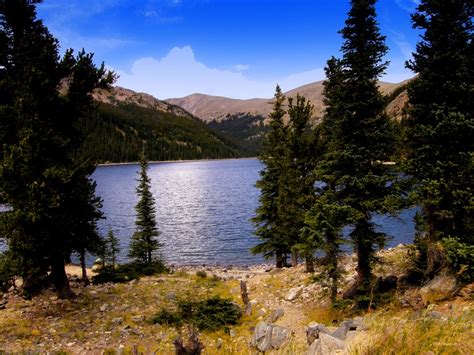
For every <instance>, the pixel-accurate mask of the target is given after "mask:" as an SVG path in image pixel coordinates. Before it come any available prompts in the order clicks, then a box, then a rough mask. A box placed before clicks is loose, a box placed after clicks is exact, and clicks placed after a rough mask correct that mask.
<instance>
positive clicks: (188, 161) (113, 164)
mask: <svg viewBox="0 0 474 355" xmlns="http://www.w3.org/2000/svg"><path fill="white" fill-rule="evenodd" d="M257 159H258V158H257V157H249V158H220V159H189V160H152V161H149V162H148V164H167V163H193V162H200V161H217V160H257ZM138 164H140V162H138V161H136V162H123V163H101V164H97V166H121V165H138Z"/></svg>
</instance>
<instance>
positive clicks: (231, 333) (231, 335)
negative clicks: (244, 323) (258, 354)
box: [229, 329, 237, 338]
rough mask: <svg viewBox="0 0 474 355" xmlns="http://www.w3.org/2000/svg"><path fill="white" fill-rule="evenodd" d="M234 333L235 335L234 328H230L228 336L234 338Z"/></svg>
mask: <svg viewBox="0 0 474 355" xmlns="http://www.w3.org/2000/svg"><path fill="white" fill-rule="evenodd" d="M236 335H237V332H236V331H235V329H231V330H230V331H229V336H230V337H231V338H235V336H236Z"/></svg>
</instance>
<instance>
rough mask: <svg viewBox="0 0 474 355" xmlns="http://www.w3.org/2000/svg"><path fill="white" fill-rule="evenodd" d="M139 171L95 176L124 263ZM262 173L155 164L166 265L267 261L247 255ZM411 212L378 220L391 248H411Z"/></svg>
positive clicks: (222, 164)
mask: <svg viewBox="0 0 474 355" xmlns="http://www.w3.org/2000/svg"><path fill="white" fill-rule="evenodd" d="M138 168H139V167H138V165H116V166H101V167H99V168H97V170H96V172H95V173H94V175H93V178H94V180H95V181H96V182H97V194H98V195H99V196H101V197H102V199H103V200H104V203H103V205H104V207H103V211H104V214H105V216H106V218H107V219H106V220H103V221H100V223H99V229H100V232H101V233H102V234H104V235H105V234H106V232H107V229H108V227H109V226H110V227H111V228H112V229H113V231H114V233H115V234H116V236H118V237H119V238H120V241H121V248H122V253H121V255H120V260H121V261H124V260H126V253H127V246H128V243H129V240H130V237H131V235H132V234H133V231H134V223H135V210H134V206H135V204H136V202H137V196H136V193H135V186H136V178H137V171H138ZM261 168H262V166H261V164H260V162H259V161H258V160H255V159H239V160H215V161H196V162H176V163H159V164H150V169H149V176H150V179H151V183H152V192H153V195H154V196H155V199H156V216H157V223H158V228H159V230H160V232H161V235H160V237H159V238H160V241H161V242H162V243H163V244H164V245H163V248H162V254H163V257H164V258H165V260H166V261H167V262H168V263H170V264H224V265H242V264H254V263H260V262H262V261H263V259H262V258H261V257H260V256H254V255H252V254H250V253H249V248H250V247H251V246H253V245H255V244H256V243H257V242H258V240H257V239H256V238H255V237H254V236H253V234H252V232H253V229H254V227H253V225H252V224H251V222H249V218H251V217H252V216H253V215H254V211H255V208H256V207H257V204H258V195H259V191H258V189H256V188H255V182H256V181H257V179H258V178H259V174H258V173H259V171H260V170H261ZM414 213H415V210H414V209H410V210H405V211H403V212H402V213H401V214H400V216H399V217H398V218H394V217H389V216H376V217H375V218H374V221H375V222H376V223H377V224H378V225H379V226H380V230H382V231H384V232H386V233H388V234H390V235H391V236H392V239H391V240H390V241H389V243H388V246H389V247H390V246H395V245H397V244H399V243H410V242H411V241H412V238H413V234H414V225H413V215H414Z"/></svg>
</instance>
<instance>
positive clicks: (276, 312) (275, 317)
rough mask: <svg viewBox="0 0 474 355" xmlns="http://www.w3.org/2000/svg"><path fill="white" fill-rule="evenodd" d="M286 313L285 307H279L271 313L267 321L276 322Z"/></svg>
mask: <svg viewBox="0 0 474 355" xmlns="http://www.w3.org/2000/svg"><path fill="white" fill-rule="evenodd" d="M284 315H285V311H284V310H283V308H277V309H275V310H274V311H273V312H272V313H271V314H270V316H269V317H268V319H267V322H269V323H275V322H276V321H277V320H278V319H280V318H281V317H283V316H284Z"/></svg>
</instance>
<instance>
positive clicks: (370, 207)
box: [318, 0, 394, 293]
mask: <svg viewBox="0 0 474 355" xmlns="http://www.w3.org/2000/svg"><path fill="white" fill-rule="evenodd" d="M375 2H376V1H375V0H352V1H351V9H350V12H349V16H348V19H347V20H346V23H345V27H344V28H343V30H342V31H341V34H342V37H343V39H344V43H343V46H342V54H343V56H342V58H341V59H340V60H336V59H334V58H333V59H331V60H330V61H329V62H328V70H329V71H330V73H331V76H330V77H329V79H330V81H329V82H328V83H327V84H326V93H330V94H331V95H330V96H329V98H328V101H327V104H329V107H328V109H327V114H326V117H325V122H324V135H325V137H326V138H324V139H325V140H326V143H325V144H327V151H326V153H325V154H324V157H323V163H321V164H322V165H321V168H320V171H319V173H318V174H319V178H323V179H324V180H323V181H324V182H325V183H326V184H327V185H328V189H329V190H330V191H331V193H333V194H334V198H335V203H337V204H338V205H340V206H344V207H347V208H349V209H350V212H348V213H347V214H348V216H349V217H350V221H351V225H352V227H353V228H352V231H351V232H350V238H351V239H352V240H353V242H354V246H355V250H356V253H357V257H358V264H357V272H358V288H359V290H360V292H362V293H366V292H368V287H369V285H370V281H371V276H372V273H371V270H372V263H373V262H374V260H375V256H374V255H375V251H376V248H377V247H378V246H381V245H383V244H384V242H385V239H386V236H385V235H384V234H382V233H378V232H377V231H376V230H375V226H374V224H373V223H372V222H371V219H372V214H373V213H375V212H386V208H387V205H386V204H385V202H386V199H387V197H389V196H390V195H391V194H392V185H391V184H390V181H391V180H392V179H393V178H394V177H393V176H392V175H391V174H390V173H389V171H388V170H387V167H386V166H385V165H384V164H383V162H384V161H387V160H388V159H389V158H390V155H391V153H392V150H393V134H392V127H391V124H390V121H389V119H388V117H387V116H386V114H385V113H384V103H383V98H382V96H381V94H380V92H379V90H378V86H377V81H378V77H379V76H380V75H381V74H382V73H383V72H384V70H385V69H386V67H387V63H386V62H383V61H382V58H383V56H384V55H385V53H386V52H387V47H386V46H385V43H384V40H385V38H384V37H383V36H382V35H381V34H380V32H379V28H378V24H377V22H376V11H375ZM349 217H348V218H349ZM337 229H338V228H335V230H336V231H337Z"/></svg>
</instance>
